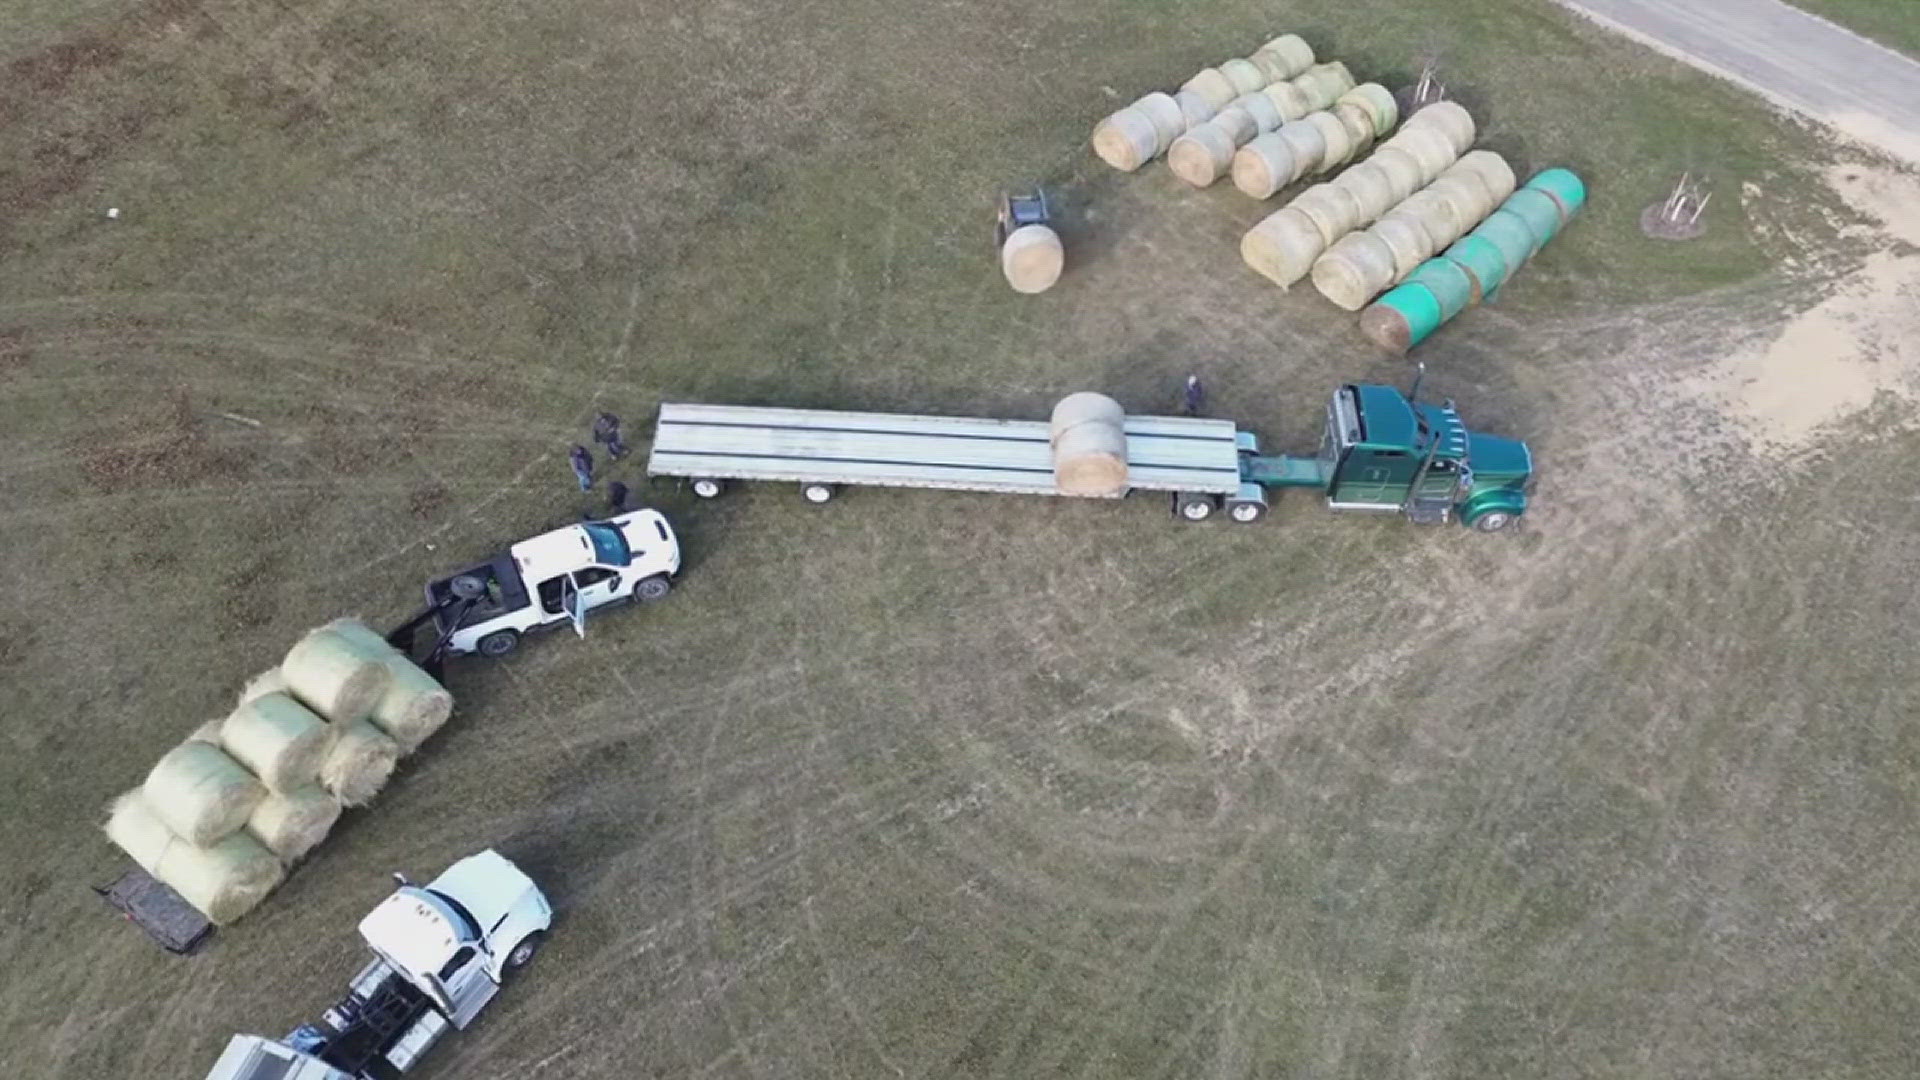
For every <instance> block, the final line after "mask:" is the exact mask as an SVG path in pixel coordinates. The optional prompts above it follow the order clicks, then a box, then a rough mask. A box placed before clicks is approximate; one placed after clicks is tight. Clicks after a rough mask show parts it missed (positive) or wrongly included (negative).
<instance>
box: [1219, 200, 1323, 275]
mask: <svg viewBox="0 0 1920 1080" xmlns="http://www.w3.org/2000/svg"><path fill="white" fill-rule="evenodd" d="M1326 248H1327V241H1326V238H1325V237H1324V236H1322V235H1320V227H1319V226H1318V225H1315V224H1314V223H1313V219H1312V218H1310V217H1308V216H1307V215H1306V214H1304V213H1302V212H1301V211H1299V210H1296V209H1295V208H1293V207H1291V206H1288V207H1284V208H1282V209H1280V210H1279V211H1276V212H1275V213H1272V214H1269V215H1267V217H1266V219H1265V220H1263V221H1261V222H1260V223H1259V224H1258V225H1255V226H1254V227H1253V228H1251V229H1249V230H1247V234H1246V235H1245V236H1242V237H1241V238H1240V258H1241V259H1243V260H1244V261H1245V262H1246V264H1247V265H1248V266H1250V267H1252V268H1253V269H1254V271H1255V272H1256V273H1258V274H1259V275H1260V276H1261V277H1264V278H1266V279H1267V280H1269V281H1271V282H1273V283H1274V284H1275V285H1278V286H1280V287H1281V288H1283V289H1284V288H1286V287H1288V286H1290V285H1292V284H1293V283H1294V282H1296V281H1299V280H1300V279H1301V278H1303V277H1306V276H1307V273H1308V271H1310V270H1312V269H1313V260H1314V259H1316V258H1319V256H1320V253H1321V252H1322V251H1325V250H1326Z"/></svg>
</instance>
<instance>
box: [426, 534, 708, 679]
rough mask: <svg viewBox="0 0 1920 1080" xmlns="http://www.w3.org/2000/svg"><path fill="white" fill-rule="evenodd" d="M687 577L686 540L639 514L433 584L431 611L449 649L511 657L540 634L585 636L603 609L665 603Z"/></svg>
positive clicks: (555, 537) (531, 545)
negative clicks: (561, 630)
mask: <svg viewBox="0 0 1920 1080" xmlns="http://www.w3.org/2000/svg"><path fill="white" fill-rule="evenodd" d="M679 572H680V540H679V538H678V537H676V536H675V535H674V533H673V527H672V526H671V525H669V524H667V519H666V517H665V516H664V515H663V514H661V513H660V512H659V511H658V510H635V511H633V512H632V513H627V514H621V515H619V516H617V517H612V518H608V519H607V520H605V521H588V522H583V523H581V524H579V525H568V526H566V527H564V528H560V529H555V530H553V531H552V532H547V533H541V534H540V535H539V536H536V537H533V538H531V539H528V540H522V541H520V542H519V543H517V544H515V545H513V546H512V547H510V548H508V549H507V550H506V551H504V552H501V553H500V554H498V555H495V556H494V557H493V558H491V559H489V560H487V561H486V562H484V563H481V564H480V565H478V566H473V567H469V568H468V569H466V570H462V571H461V572H459V573H457V574H451V575H448V576H447V577H444V578H440V579H437V580H435V581H431V582H429V583H428V584H427V606H428V607H429V608H431V609H433V610H434V612H435V616H434V618H435V622H436V624H437V626H438V629H439V631H440V633H441V634H442V635H447V638H446V647H447V650H448V651H450V652H455V653H479V654H481V655H482V656H505V655H506V654H507V653H510V652H512V651H513V650H514V649H515V648H516V647H517V646H519V644H520V639H521V638H522V637H524V636H526V635H527V634H529V633H532V632H534V631H539V630H551V629H554V628H556V627H560V626H567V625H571V626H572V627H573V629H574V632H575V633H577V634H580V635H582V636H585V634H586V618H587V612H589V611H592V610H593V609H595V608H599V607H605V606H606V605H608V604H613V603H616V602H619V601H622V600H631V601H633V602H636V603H651V602H653V601H655V600H659V599H662V598H664V597H665V596H666V595H667V593H668V592H669V591H671V590H672V588H673V578H674V575H676V574H678V573H679ZM456 600H458V601H460V602H455V601H456ZM456 618H457V625H449V621H450V620H454V619H456Z"/></svg>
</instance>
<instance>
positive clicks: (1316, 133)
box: [1274, 123, 1327, 180]
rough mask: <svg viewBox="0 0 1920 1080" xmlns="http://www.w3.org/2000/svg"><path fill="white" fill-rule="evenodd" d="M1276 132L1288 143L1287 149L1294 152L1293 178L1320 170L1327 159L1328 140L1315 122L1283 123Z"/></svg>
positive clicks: (1296, 178)
mask: <svg viewBox="0 0 1920 1080" xmlns="http://www.w3.org/2000/svg"><path fill="white" fill-rule="evenodd" d="M1274 134H1276V135H1278V136H1280V138H1281V139H1283V140H1284V141H1285V142H1286V144H1287V150H1288V151H1290V152H1291V153H1292V154H1293V164H1294V173H1293V179H1294V180H1298V179H1300V178H1301V177H1303V176H1307V175H1310V174H1312V173H1316V172H1319V171H1320V167H1321V165H1322V164H1324V163H1325V162H1326V159H1327V140H1326V138H1325V137H1324V136H1322V135H1321V134H1320V129H1319V128H1318V127H1316V126H1314V125H1313V124H1308V123H1296V124H1282V125H1280V130H1278V131H1276V132H1275V133H1274Z"/></svg>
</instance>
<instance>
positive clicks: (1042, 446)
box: [647, 404, 1242, 496]
mask: <svg viewBox="0 0 1920 1080" xmlns="http://www.w3.org/2000/svg"><path fill="white" fill-rule="evenodd" d="M1125 431H1126V435H1127V486H1128V488H1129V489H1135V490H1146V491H1173V492H1195V493H1205V494H1209V495H1218V496H1230V495H1233V494H1235V493H1237V492H1238V491H1239V490H1240V487H1241V483H1242V478H1241V475H1240V470H1241V465H1240V451H1241V439H1240V433H1239V431H1238V429H1237V428H1236V427H1235V426H1234V424H1233V422H1232V421H1230V420H1205V419H1197V418H1193V417H1183V416H1129V417H1127V418H1126V423H1125ZM1049 435H1050V431H1049V428H1048V425H1047V422H1046V421H1044V420H991V419H977V418H973V417H957V416H915V415H904V414H897V413H866V412H837V411H827V410H818V409H785V408H759V407H752V406H737V405H684V404H664V405H662V406H660V419H659V423H658V425H657V426H656V428H655V434H654V440H653V448H652V451H651V452H650V453H649V455H648V458H647V473H648V474H649V475H651V476H676V477H684V478H687V479H691V480H696V481H699V480H705V481H718V480H773V481H786V482H791V483H800V484H835V485H839V484H870V485H876V486H881V487H909V488H944V489H950V490H960V491H987V492H998V493H1004V494H1025V495H1061V494H1064V493H1063V492H1062V491H1061V490H1060V488H1059V486H1058V485H1057V484H1056V483H1055V482H1054V476H1053V449H1052V445H1051V442H1050V439H1049Z"/></svg>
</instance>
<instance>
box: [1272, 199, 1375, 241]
mask: <svg viewBox="0 0 1920 1080" xmlns="http://www.w3.org/2000/svg"><path fill="white" fill-rule="evenodd" d="M1288 205H1289V206H1291V207H1293V208H1294V209H1295V210H1298V211H1300V212H1301V213H1303V214H1305V215H1307V218H1308V219H1309V220H1310V221H1312V222H1313V226H1314V228H1316V229H1319V230H1320V238H1321V240H1322V241H1323V242H1324V243H1326V244H1332V243H1333V242H1334V241H1335V240H1338V239H1340V238H1341V237H1343V236H1345V235H1347V234H1348V233H1350V232H1352V231H1353V230H1354V228H1355V227H1356V226H1358V225H1359V224H1360V204H1359V203H1358V202H1356V201H1355V200H1354V197H1353V193H1352V192H1350V191H1347V190H1346V189H1345V188H1338V187H1334V186H1333V185H1332V184H1315V185H1313V186H1312V187H1310V188H1308V189H1307V190H1305V191H1303V192H1301V193H1300V194H1298V195H1296V196H1294V198H1293V202H1291V203H1289V204H1288Z"/></svg>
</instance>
